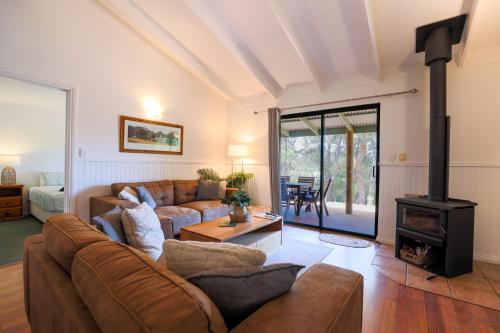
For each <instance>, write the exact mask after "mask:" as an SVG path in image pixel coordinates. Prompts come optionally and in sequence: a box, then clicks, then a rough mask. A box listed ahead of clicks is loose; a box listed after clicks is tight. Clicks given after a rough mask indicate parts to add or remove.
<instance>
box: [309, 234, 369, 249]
mask: <svg viewBox="0 0 500 333" xmlns="http://www.w3.org/2000/svg"><path fill="white" fill-rule="evenodd" d="M319 239H321V240H322V241H323V242H327V243H332V244H335V245H342V246H349V247H370V246H372V243H370V242H369V241H367V240H364V239H359V238H354V237H346V236H339V235H335V234H320V235H319Z"/></svg>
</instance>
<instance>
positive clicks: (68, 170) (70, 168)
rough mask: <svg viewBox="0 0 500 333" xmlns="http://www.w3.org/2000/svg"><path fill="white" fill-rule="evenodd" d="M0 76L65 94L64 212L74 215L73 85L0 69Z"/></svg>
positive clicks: (74, 101) (74, 89)
mask: <svg viewBox="0 0 500 333" xmlns="http://www.w3.org/2000/svg"><path fill="white" fill-rule="evenodd" d="M0 75H1V76H4V77H8V78H11V79H15V80H21V81H27V82H31V83H35V84H39V85H43V86H47V87H50V88H55V89H59V90H63V91H64V92H66V133H65V156H64V161H65V163H64V212H66V213H75V212H76V201H75V200H74V198H75V196H74V195H73V194H74V192H75V177H73V175H74V170H75V165H76V157H75V155H74V154H75V106H76V88H75V86H74V85H71V84H66V83H60V82H57V81H53V80H51V79H47V78H43V77H40V76H34V75H32V74H27V73H22V72H18V71H13V70H10V69H7V68H3V67H0Z"/></svg>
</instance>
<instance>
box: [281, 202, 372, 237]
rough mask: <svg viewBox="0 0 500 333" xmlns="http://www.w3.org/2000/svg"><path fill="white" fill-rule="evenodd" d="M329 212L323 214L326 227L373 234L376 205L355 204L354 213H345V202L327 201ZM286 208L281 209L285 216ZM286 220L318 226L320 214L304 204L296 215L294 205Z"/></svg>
mask: <svg viewBox="0 0 500 333" xmlns="http://www.w3.org/2000/svg"><path fill="white" fill-rule="evenodd" d="M326 204H327V207H328V212H329V213H330V215H329V216H327V215H326V214H325V213H324V214H323V215H324V217H323V226H324V227H325V228H332V229H338V230H344V231H348V232H354V233H359V234H365V235H373V234H374V228H375V207H374V206H367V205H356V204H354V205H353V208H352V214H346V213H345V204H344V203H340V202H327V203H326ZM285 211H286V208H285V207H283V208H282V209H281V214H282V215H283V216H284V217H285ZM285 221H287V222H295V223H301V224H304V225H310V226H318V225H319V218H318V214H317V213H316V211H315V210H314V208H313V209H312V210H311V212H306V207H305V206H303V207H302V209H301V211H300V215H299V216H296V215H295V211H294V207H293V206H290V208H289V210H288V214H286V217H285Z"/></svg>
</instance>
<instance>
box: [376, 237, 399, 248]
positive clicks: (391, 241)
mask: <svg viewBox="0 0 500 333" xmlns="http://www.w3.org/2000/svg"><path fill="white" fill-rule="evenodd" d="M375 240H376V241H377V242H379V243H381V244H385V245H392V246H394V245H396V242H395V241H394V239H392V238H384V237H380V236H378V237H377V238H376V239H375Z"/></svg>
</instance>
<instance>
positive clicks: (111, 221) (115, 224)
mask: <svg viewBox="0 0 500 333" xmlns="http://www.w3.org/2000/svg"><path fill="white" fill-rule="evenodd" d="M122 213H123V210H122V209H121V208H120V206H115V208H113V209H112V210H110V211H109V212H107V213H104V214H102V215H100V216H96V217H94V219H93V220H94V224H95V226H96V227H97V229H98V230H99V231H101V232H103V233H104V234H105V235H106V236H108V237H109V238H111V240H112V241H115V242H120V243H126V242H127V240H126V239H125V233H124V232H123V226H122Z"/></svg>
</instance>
